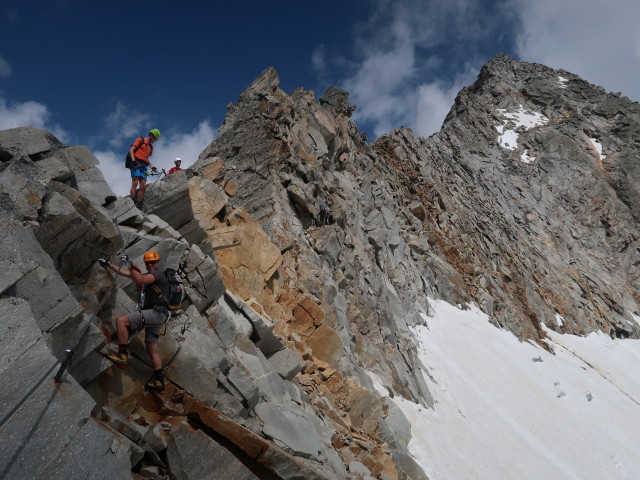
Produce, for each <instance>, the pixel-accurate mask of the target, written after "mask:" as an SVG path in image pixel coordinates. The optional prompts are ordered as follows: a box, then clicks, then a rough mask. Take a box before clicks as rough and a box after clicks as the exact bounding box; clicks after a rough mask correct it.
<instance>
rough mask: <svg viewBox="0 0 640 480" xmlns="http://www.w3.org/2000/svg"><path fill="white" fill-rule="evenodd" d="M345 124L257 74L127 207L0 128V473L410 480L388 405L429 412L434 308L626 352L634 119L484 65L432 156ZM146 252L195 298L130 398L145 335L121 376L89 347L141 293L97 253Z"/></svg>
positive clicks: (38, 144)
mask: <svg viewBox="0 0 640 480" xmlns="http://www.w3.org/2000/svg"><path fill="white" fill-rule="evenodd" d="M355 108H356V107H355V106H353V105H350V104H349V94H348V93H347V92H345V91H343V90H340V89H337V88H330V89H329V90H327V91H326V92H325V93H324V94H323V96H322V97H321V98H320V99H318V98H316V96H315V94H314V93H313V92H311V91H308V90H305V89H302V88H300V89H297V90H295V91H293V92H291V93H286V92H284V91H282V90H281V89H280V88H279V79H278V75H277V73H276V71H275V70H274V69H272V68H270V69H267V70H265V71H264V72H263V73H262V74H261V75H260V76H259V77H258V78H257V79H256V80H255V81H254V82H253V83H252V84H251V85H250V86H249V87H248V88H247V89H246V90H245V91H244V92H243V93H242V94H241V96H240V98H239V100H238V102H237V103H236V104H234V105H230V106H229V113H228V114H227V116H226V118H225V121H224V123H223V125H222V127H221V128H220V132H219V136H218V138H217V139H216V140H215V141H214V142H213V143H211V145H209V146H208V147H207V148H206V149H205V151H203V152H202V154H201V155H200V157H199V159H198V161H197V162H195V163H194V165H193V166H192V167H191V168H189V169H187V170H185V171H182V172H179V173H177V174H174V175H171V176H169V177H167V178H164V179H162V180H160V181H158V182H155V183H154V185H153V188H150V189H149V190H148V191H147V194H146V197H145V201H144V206H142V207H140V208H138V207H137V206H134V205H133V203H132V202H131V200H130V199H128V198H116V197H115V196H114V195H113V192H112V191H111V190H110V188H109V187H108V185H107V184H106V183H105V182H104V179H103V177H102V175H101V173H100V171H99V170H98V169H97V168H96V167H95V165H96V163H97V161H96V160H95V158H94V157H93V155H92V154H91V152H89V151H88V150H87V149H86V148H84V147H67V146H64V145H61V144H60V142H58V141H57V140H56V139H55V138H54V137H53V136H52V135H51V134H49V133H48V132H45V131H42V130H38V129H35V128H33V127H24V128H19V129H13V130H6V131H2V132H0V161H1V162H2V163H0V209H1V211H0V214H1V216H2V219H3V224H4V225H8V227H7V228H6V229H4V230H2V231H1V232H0V241H1V242H2V247H3V248H2V256H0V264H1V265H3V266H4V269H3V270H4V275H3V277H2V280H0V312H3V314H2V321H3V322H5V323H2V324H1V327H2V328H3V329H4V330H3V332H4V334H3V335H2V336H0V337H1V338H3V339H4V341H0V347H1V348H2V350H0V356H1V357H2V359H3V360H6V361H3V363H2V365H3V366H2V367H1V368H0V375H1V376H2V377H1V378H2V381H3V384H11V385H13V384H16V385H19V388H16V389H15V390H5V391H4V392H3V393H2V394H1V395H0V397H1V398H2V399H3V402H2V403H1V405H5V406H4V407H2V408H3V410H2V415H3V416H4V420H3V422H4V423H3V425H2V426H1V427H0V440H1V441H2V443H3V445H14V447H12V449H8V450H6V451H5V453H4V454H3V456H2V458H0V460H1V462H0V472H2V475H0V476H4V475H5V474H6V475H8V476H9V477H11V476H13V477H15V478H31V477H33V478H43V475H46V474H49V473H51V472H54V473H56V472H57V473H60V475H62V474H64V475H65V476H66V477H68V478H93V477H94V476H95V475H94V472H95V471H98V470H96V469H98V468H104V470H105V471H106V470H108V471H110V472H114V473H113V476H115V477H116V478H120V477H119V475H120V476H121V477H122V478H130V475H131V472H132V471H133V472H134V473H135V474H140V475H144V476H147V477H154V476H155V477H156V478H166V476H168V475H171V476H173V477H175V478H193V479H195V478H202V475H203V472H204V471H206V472H213V473H212V474H215V475H217V476H218V477H220V478H223V477H226V476H228V472H229V471H234V472H236V473H237V475H238V478H255V477H257V478H262V476H265V478H272V477H273V476H274V475H275V476H277V477H279V478H319V479H320V478H327V479H333V478H336V479H343V478H367V477H370V478H380V479H393V480H395V479H401V478H411V479H413V480H418V479H423V478H426V475H425V474H424V472H423V471H422V469H421V468H420V467H419V466H418V464H417V463H416V462H415V461H414V459H413V458H412V456H411V454H410V452H409V450H408V445H409V441H410V439H411V436H412V432H411V424H410V422H409V421H408V420H407V419H406V418H405V416H404V415H403V413H402V412H401V411H400V410H399V409H398V408H397V406H396V404H395V403H394V401H393V400H392V398H395V399H396V400H398V399H402V401H408V402H412V404H415V405H417V406H418V407H417V408H419V409H425V408H427V409H428V408H433V407H434V400H433V397H432V394H431V393H430V391H429V388H428V386H427V385H428V383H427V382H426V381H425V378H429V376H428V372H426V371H425V369H424V367H423V363H422V361H421V359H420V357H419V350H418V348H417V347H416V338H415V331H416V328H418V327H420V328H424V325H425V318H428V317H429V315H431V314H433V313H434V312H433V308H432V306H431V305H432V302H433V299H439V300H444V301H446V302H449V303H452V304H455V305H460V306H461V307H463V308H464V307H465V306H468V305H471V304H472V303H473V304H475V305H477V306H478V308H479V309H481V310H482V311H483V312H484V313H486V314H487V315H488V316H489V318H490V321H491V322H492V323H494V324H495V325H496V326H500V327H503V328H504V329H506V330H508V331H510V332H512V333H513V334H514V335H515V336H517V337H518V338H520V339H532V340H535V341H538V342H540V343H543V344H544V342H543V337H544V336H545V333H544V332H545V331H548V330H547V329H551V330H555V331H556V332H558V333H577V334H582V333H587V332H591V331H594V330H602V331H604V332H605V333H607V334H610V335H613V336H618V337H628V336H632V337H637V336H638V324H637V322H636V321H635V320H634V319H635V316H637V315H638V311H639V309H638V306H637V302H636V286H637V285H636V284H637V282H638V270H637V266H636V260H635V257H634V256H635V254H636V253H637V248H638V243H637V242H638V236H639V235H638V228H637V223H636V222H637V215H638V214H637V212H638V209H637V207H638V206H639V205H640V202H639V201H638V198H640V197H639V196H638V185H640V183H639V179H638V167H637V165H638V161H637V160H638V158H637V157H638V155H637V153H638V152H637V147H636V139H637V137H638V130H639V129H640V127H639V125H640V124H639V123H638V120H639V119H640V117H639V113H640V110H639V109H638V105H637V104H635V103H632V102H630V101H629V100H627V99H626V98H624V97H622V98H620V97H617V96H614V95H610V94H607V93H606V92H604V91H603V90H602V89H601V88H598V87H594V86H592V85H590V84H588V83H586V82H584V81H583V80H581V79H579V78H578V77H576V76H575V75H572V74H570V73H567V72H563V71H556V70H552V69H549V68H546V67H544V66H541V65H535V64H527V63H520V62H515V61H513V60H512V59H510V58H508V57H505V56H498V57H496V58H495V59H493V60H492V61H491V62H489V63H488V64H487V65H486V66H485V67H484V68H483V69H482V71H481V72H480V75H479V77H478V80H477V81H476V82H475V83H474V84H473V85H471V86H469V87H467V88H465V89H463V90H462V91H461V92H460V94H459V95H458V97H457V99H456V102H455V105H454V106H453V108H452V110H451V112H450V113H449V115H448V117H447V119H446V120H445V123H444V125H443V127H442V130H441V131H440V132H439V133H437V134H435V135H433V136H432V137H430V138H428V139H424V138H419V137H416V136H415V135H414V134H413V133H412V132H411V131H410V130H408V129H405V128H401V129H398V130H396V131H394V132H391V133H390V134H388V135H385V136H383V137H381V138H380V139H378V140H377V141H375V142H374V143H367V142H366V141H364V140H363V138H362V136H361V135H359V133H360V132H359V130H358V126H357V125H356V124H355V123H354V122H353V120H352V118H351V114H352V112H353V111H354V109H355ZM148 250H156V251H158V252H159V253H160V255H161V257H162V259H163V261H162V264H161V267H162V268H164V267H172V268H176V269H178V270H179V272H180V274H181V275H182V278H183V280H184V288H185V293H186V296H185V300H184V302H183V305H182V307H183V308H182V311H181V312H180V314H179V315H175V316H174V317H172V319H171V320H170V321H169V322H168V324H167V326H166V329H165V330H164V333H163V336H162V338H161V340H160V344H159V348H160V353H161V357H162V362H163V366H164V367H165V368H166V372H165V373H166V377H167V381H168V386H167V389H166V391H165V392H164V393H162V394H155V393H150V392H145V391H144V388H143V385H144V383H145V382H146V381H147V380H148V379H149V377H150V375H151V372H150V368H149V365H148V357H147V356H146V353H145V350H144V343H143V339H142V335H138V336H136V337H134V339H133V340H132V341H131V344H130V352H131V355H130V362H129V365H128V367H127V369H125V370H120V369H117V368H114V367H113V366H112V365H111V364H110V363H109V362H108V361H107V360H106V359H105V358H104V356H103V354H104V353H106V352H107V351H108V349H109V348H110V347H113V346H114V342H113V329H114V325H113V321H112V320H113V318H114V317H115V316H117V315H121V314H123V313H127V312H130V311H132V309H133V308H134V306H135V297H136V288H135V285H134V284H132V282H131V281H130V280H128V279H126V278H123V277H118V278H116V277H114V276H113V275H111V274H110V273H109V272H106V271H105V270H104V269H102V268H101V267H100V266H99V265H98V264H97V263H96V262H95V260H96V259H97V258H108V259H110V260H111V261H112V262H117V261H118V253H120V252H123V251H124V252H125V253H127V254H128V255H129V257H130V258H131V259H132V260H133V261H134V262H135V263H137V264H138V265H139V266H143V262H142V255H143V254H144V252H145V251H148ZM5 319H8V320H7V321H5ZM7 322H8V323H7ZM543 325H544V326H546V328H545V327H544V326H543ZM78 341H80V343H79V348H78V351H77V353H76V358H75V362H74V364H72V366H71V368H70V370H69V371H68V372H67V373H66V375H65V381H64V382H62V383H60V384H58V385H57V386H54V385H53V381H52V379H51V377H52V376H53V375H54V370H53V369H52V368H54V367H55V366H56V361H57V360H62V359H63V358H64V357H65V349H68V348H70V347H72V346H74V345H75V344H76V343H77V342H78ZM420 354H421V355H423V358H424V350H422V351H421V353H420ZM25 365H29V368H25ZM51 365H54V367H51ZM425 375H427V376H426V377H425ZM372 378H373V379H375V387H374V382H373V380H372ZM432 380H433V379H430V381H432ZM38 381H40V383H37V385H36V383H35V382H38ZM7 382H8V383H7ZM34 385H36V386H37V388H36V389H35V390H32V387H33V386H34ZM54 388H56V389H57V390H55V391H56V392H57V393H56V394H55V395H53V393H52V392H53V391H54ZM48 395H53V397H49V396H48ZM31 397H33V399H34V400H33V401H31V400H30V399H31ZM23 403H24V405H25V407H24V408H23V409H20V408H16V406H18V407H19V406H21V405H22V404H23ZM48 405H53V406H54V407H55V408H53V407H52V408H49V407H48ZM30 418H38V419H39V420H38V423H36V424H33V423H29V422H28V420H29V419H30ZM61 425H64V428H63V427H62V426H61ZM53 432H58V433H60V435H53ZM36 440H37V441H36ZM45 441H46V442H47V444H48V445H49V448H48V449H47V454H46V455H42V454H41V448H40V447H41V445H42V444H43V442H45ZM87 443H90V444H92V445H94V444H95V445H98V447H99V448H98V447H96V448H94V449H92V450H91V454H90V455H88V454H86V449H85V446H86V444H87ZM191 445H196V446H197V448H196V447H194V448H196V450H195V451H192V450H190V446H191ZM231 445H233V447H231ZM227 448H228V451H227ZM220 449H224V450H225V452H222V453H221V451H217V450H220ZM213 451H217V452H216V454H215V455H214V454H213V453H212V454H211V455H210V456H207V453H206V452H213ZM196 452H197V454H196V455H194V453H196ZM205 456H206V457H207V461H203V462H202V464H199V465H194V464H193V463H194V461H195V460H194V459H195V458H202V457H205ZM78 457H82V458H83V459H84V460H85V462H84V464H83V466H82V467H81V468H78V469H76V470H74V469H73V468H72V466H73V462H72V460H73V459H77V458H78ZM238 459H242V462H240V461H239V460H238ZM248 459H250V460H248ZM105 465H106V466H108V467H105ZM216 469H218V470H216ZM57 473H56V474H57ZM74 475H75V476H74ZM54 476H55V475H54ZM241 476H242V477H241Z"/></svg>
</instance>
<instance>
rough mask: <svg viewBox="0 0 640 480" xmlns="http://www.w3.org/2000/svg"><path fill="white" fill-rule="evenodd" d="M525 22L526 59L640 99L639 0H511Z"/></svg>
mask: <svg viewBox="0 0 640 480" xmlns="http://www.w3.org/2000/svg"><path fill="white" fill-rule="evenodd" d="M510 7H511V8H512V9H513V11H514V12H516V13H517V14H518V15H519V17H520V22H521V24H522V26H521V29H520V32H519V34H518V36H517V52H518V55H519V57H520V58H521V59H522V60H525V61H529V62H538V63H542V64H544V65H547V66H550V67H552V68H562V69H564V70H567V71H569V72H571V73H575V74H577V75H580V76H581V77H582V78H584V79H585V80H587V81H588V82H591V83H595V84H597V85H601V86H603V87H604V88H605V89H607V90H609V91H621V92H622V93H623V94H624V95H627V96H628V97H630V98H631V99H633V100H636V101H638V100H640V85H639V84H638V81H637V79H638V77H639V76H640V31H639V30H638V17H640V3H639V2H637V1H636V0H615V1H614V2H609V3H607V2H602V1H600V0H537V1H535V2H531V1H528V0H510Z"/></svg>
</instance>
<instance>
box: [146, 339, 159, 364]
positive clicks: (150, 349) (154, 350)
mask: <svg viewBox="0 0 640 480" xmlns="http://www.w3.org/2000/svg"><path fill="white" fill-rule="evenodd" d="M145 345H146V346H147V353H148V354H149V358H150V359H151V367H152V368H153V370H154V371H155V370H160V369H161V368H162V360H161V359H160V353H159V352H158V344H157V343H146V344H145Z"/></svg>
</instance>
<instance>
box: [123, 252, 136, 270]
mask: <svg viewBox="0 0 640 480" xmlns="http://www.w3.org/2000/svg"><path fill="white" fill-rule="evenodd" d="M120 260H122V263H123V264H125V265H126V266H127V267H130V266H131V265H133V262H132V261H131V260H130V259H129V255H127V254H126V253H121V254H120Z"/></svg>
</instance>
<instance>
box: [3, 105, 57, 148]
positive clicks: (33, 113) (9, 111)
mask: <svg viewBox="0 0 640 480" xmlns="http://www.w3.org/2000/svg"><path fill="white" fill-rule="evenodd" d="M50 117H51V113H50V112H49V109H48V108H47V106H46V105H43V104H42V103H38V102H22V103H19V102H14V103H7V102H6V101H5V100H4V99H3V98H0V130H6V129H9V128H17V127H25V126H27V125H31V126H34V127H36V128H44V129H46V130H49V131H50V132H51V133H53V134H54V135H55V136H56V137H57V138H58V140H60V141H61V142H63V143H64V142H66V141H67V140H68V138H69V134H68V133H67V132H66V131H65V130H64V129H63V128H62V127H60V126H59V125H55V124H51V123H50V121H49V119H50Z"/></svg>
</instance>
